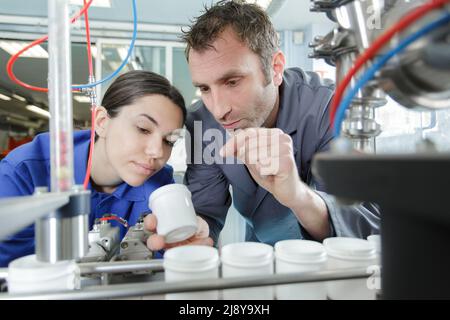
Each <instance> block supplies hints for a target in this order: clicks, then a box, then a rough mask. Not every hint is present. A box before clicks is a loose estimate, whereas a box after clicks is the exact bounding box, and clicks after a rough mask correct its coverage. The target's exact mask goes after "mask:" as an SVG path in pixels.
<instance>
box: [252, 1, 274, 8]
mask: <svg viewBox="0 0 450 320" xmlns="http://www.w3.org/2000/svg"><path fill="white" fill-rule="evenodd" d="M246 1H247V2H248V3H256V4H257V5H259V6H260V7H261V8H263V9H264V10H266V9H267V8H268V7H269V6H270V3H271V2H272V0H246Z"/></svg>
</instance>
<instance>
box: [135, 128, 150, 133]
mask: <svg viewBox="0 0 450 320" xmlns="http://www.w3.org/2000/svg"><path fill="white" fill-rule="evenodd" d="M137 128H138V130H139V132H141V133H143V134H149V133H150V131H149V130H147V129H144V128H141V127H137Z"/></svg>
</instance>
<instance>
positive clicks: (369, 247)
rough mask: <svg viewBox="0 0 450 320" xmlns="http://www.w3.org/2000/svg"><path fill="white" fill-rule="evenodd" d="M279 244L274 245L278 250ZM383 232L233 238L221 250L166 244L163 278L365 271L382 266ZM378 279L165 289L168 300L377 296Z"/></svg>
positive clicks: (354, 297)
mask: <svg viewBox="0 0 450 320" xmlns="http://www.w3.org/2000/svg"><path fill="white" fill-rule="evenodd" d="M274 249H275V250H274ZM379 260H380V242H379V236H370V237H369V238H368V240H363V239H356V238H343V237H334V238H328V239H325V240H324V241H323V244H322V243H319V242H314V241H308V240H284V241H279V242H277V243H276V244H275V247H272V246H270V245H267V244H262V243H256V242H241V243H233V244H228V245H226V246H224V247H223V248H222V249H221V252H220V255H219V252H218V250H217V249H216V248H211V247H206V246H184V247H178V248H173V249H170V250H168V251H167V252H166V253H165V255H164V269H165V280H166V281H167V282H172V281H186V280H197V279H218V278H219V277H220V276H219V265H220V264H221V277H222V278H229V277H246V276H258V275H259V276H264V275H271V274H274V273H277V274H281V273H298V272H306V271H308V272H310V271H320V270H337V269H343V268H355V267H366V268H367V272H368V273H370V274H376V271H377V270H379ZM379 283H380V279H379V278H375V279H374V278H372V279H370V276H369V277H368V278H367V279H366V278H364V279H350V280H337V281H320V282H319V281H318V282H309V283H297V284H286V285H277V286H275V287H273V286H266V287H253V288H239V289H226V290H223V291H218V290H214V291H203V292H189V293H176V294H168V295H166V299H170V300H178V299H180V300H181V299H182V300H189V299H199V300H200V299H214V300H216V299H220V298H222V299H225V300H272V299H279V300H288V299H298V300H303V299H306V300H311V299H314V300H323V299H332V300H338V299H365V300H367V299H369V300H370V299H375V298H376V294H377V292H378V290H379V289H380V288H379Z"/></svg>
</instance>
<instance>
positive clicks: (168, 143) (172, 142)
mask: <svg viewBox="0 0 450 320" xmlns="http://www.w3.org/2000/svg"><path fill="white" fill-rule="evenodd" d="M164 142H165V143H166V144H167V145H168V146H169V147H173V146H174V145H175V141H169V140H164Z"/></svg>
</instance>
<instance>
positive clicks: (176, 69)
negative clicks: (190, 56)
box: [173, 48, 200, 107]
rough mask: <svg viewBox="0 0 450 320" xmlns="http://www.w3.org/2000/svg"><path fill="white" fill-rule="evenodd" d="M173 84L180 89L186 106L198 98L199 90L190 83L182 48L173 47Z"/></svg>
mask: <svg viewBox="0 0 450 320" xmlns="http://www.w3.org/2000/svg"><path fill="white" fill-rule="evenodd" d="M173 85H174V86H175V87H177V88H178V90H180V91H181V94H182V95H183V97H184V100H185V102H186V106H187V107H189V106H190V105H191V104H192V103H193V102H194V101H197V100H198V99H199V98H200V92H198V94H196V93H197V90H196V88H195V87H194V86H193V85H192V79H191V75H190V73H189V67H188V64H187V61H186V57H185V55H184V48H173Z"/></svg>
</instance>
